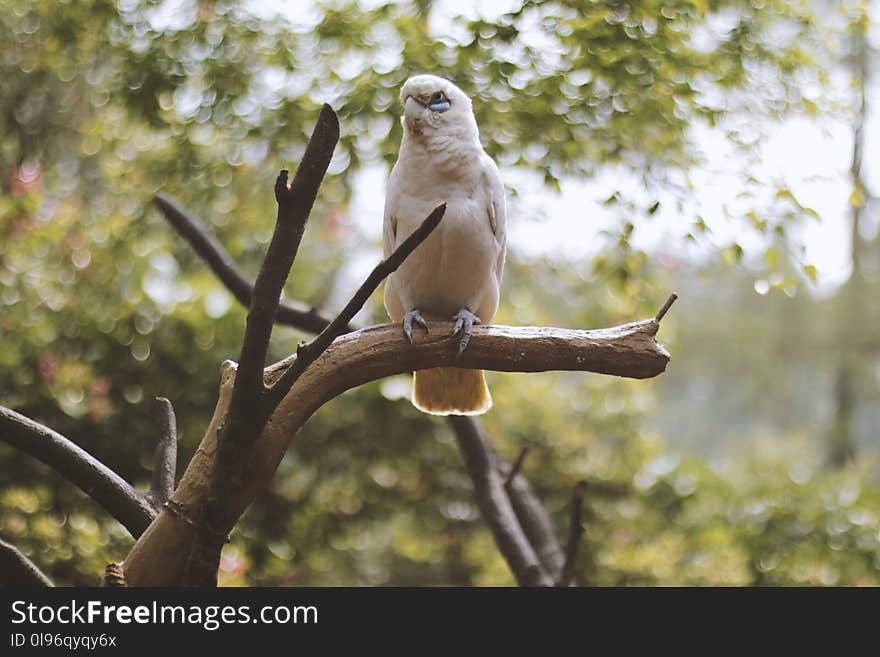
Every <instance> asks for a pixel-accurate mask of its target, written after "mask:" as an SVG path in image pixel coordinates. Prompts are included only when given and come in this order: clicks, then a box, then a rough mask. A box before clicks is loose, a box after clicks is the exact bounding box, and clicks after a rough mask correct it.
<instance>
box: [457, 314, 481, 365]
mask: <svg viewBox="0 0 880 657" xmlns="http://www.w3.org/2000/svg"><path fill="white" fill-rule="evenodd" d="M452 319H454V320H455V327H454V328H453V329H452V335H458V333H459V332H460V333H461V338H459V340H458V355H459V356H460V355H461V354H462V353H463V352H464V350H465V349H467V346H468V343H469V342H470V341H471V330H472V329H473V327H474V326H476V325H478V324H479V323H480V318H479V317H477V316H476V315H474V314H473V313H472V312H471V311H470V310H468V309H467V308H462V309H461V310H459V311H458V312H457V313H456V314H455V316H454V317H453V318H452Z"/></svg>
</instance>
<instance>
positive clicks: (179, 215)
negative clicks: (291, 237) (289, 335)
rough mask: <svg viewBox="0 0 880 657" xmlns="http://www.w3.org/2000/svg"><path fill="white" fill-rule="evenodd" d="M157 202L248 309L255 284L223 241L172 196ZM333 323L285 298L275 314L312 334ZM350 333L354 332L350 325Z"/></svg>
mask: <svg viewBox="0 0 880 657" xmlns="http://www.w3.org/2000/svg"><path fill="white" fill-rule="evenodd" d="M154 200H155V202H156V205H157V206H158V207H159V209H160V210H161V211H162V216H163V217H164V218H165V219H166V220H167V221H168V223H170V224H171V226H172V227H173V228H174V229H175V230H176V231H177V232H178V233H179V234H180V235H181V237H183V238H184V239H185V240H186V241H187V242H188V243H189V245H190V246H191V247H192V248H193V250H194V251H195V252H196V253H197V254H198V255H199V257H201V259H202V260H204V261H205V263H206V264H207V265H208V267H210V268H211V271H213V272H214V274H216V275H217V278H219V279H220V282H221V283H223V285H224V286H225V287H226V289H227V290H229V292H230V293H231V294H232V296H234V297H235V299H236V300H237V301H238V302H239V303H240V304H241V305H243V306H244V307H245V308H249V307H250V305H251V298H252V297H253V294H254V282H253V281H252V280H250V279H249V278H248V277H247V276H245V274H243V273H242V272H241V271H240V270H239V269H238V267H237V266H236V264H235V261H234V260H233V259H232V257H231V256H230V255H229V254H228V253H227V252H226V250H225V249H224V248H223V246H222V245H221V244H220V242H218V241H217V239H216V238H215V237H214V236H213V235H211V233H209V232H208V230H207V229H206V228H205V226H204V225H203V224H202V222H200V221H199V220H198V219H197V218H196V217H194V216H193V215H192V214H190V213H188V212H187V211H186V210H184V209H183V208H182V207H181V206H180V205H179V204H178V203H177V202H175V201H174V200H173V199H172V198H170V197H169V196H166V195H165V194H157V195H156V198H155V199H154ZM332 320H333V318H332V317H330V316H329V315H326V314H324V313H322V312H321V311H320V310H318V309H316V308H310V307H309V306H308V305H306V304H304V303H301V302H299V301H293V300H285V299H282V300H281V301H280V302H279V304H278V309H277V310H276V311H275V322H276V323H277V324H283V325H285V326H292V327H294V328H298V329H302V330H303V331H309V332H310V333H320V332H321V331H323V330H324V329H325V328H326V327H327V325H328V324H329V323H330V322H331V321H332ZM347 330H348V331H353V330H355V329H354V327H352V326H349V327H347Z"/></svg>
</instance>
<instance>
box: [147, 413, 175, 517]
mask: <svg viewBox="0 0 880 657" xmlns="http://www.w3.org/2000/svg"><path fill="white" fill-rule="evenodd" d="M153 414H154V416H155V418H156V430H157V432H158V436H157V437H156V453H155V455H154V457H153V479H152V481H151V483H150V492H149V495H148V499H149V501H150V502H151V503H152V504H153V506H154V507H155V508H156V509H157V510H158V508H159V507H161V506H162V505H163V504H165V502H167V501H168V498H170V497H171V493H173V492H174V479H175V476H176V475H177V418H176V417H175V416H174V407H173V406H172V405H171V402H170V401H168V400H167V399H165V397H156V399H155V401H154V405H153Z"/></svg>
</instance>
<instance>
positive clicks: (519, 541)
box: [450, 415, 553, 586]
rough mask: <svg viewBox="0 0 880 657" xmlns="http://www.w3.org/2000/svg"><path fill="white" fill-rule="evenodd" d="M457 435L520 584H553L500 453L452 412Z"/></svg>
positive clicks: (494, 530) (479, 499)
mask: <svg viewBox="0 0 880 657" xmlns="http://www.w3.org/2000/svg"><path fill="white" fill-rule="evenodd" d="M450 422H451V424H452V426H453V427H455V428H456V432H455V437H456V440H457V441H458V445H459V449H460V450H461V453H462V456H463V457H464V461H465V467H466V468H467V472H468V475H469V476H470V478H471V481H472V482H473V483H474V493H475V494H476V497H477V503H478V504H479V506H480V511H481V513H482V515H483V519H484V520H485V521H486V524H487V525H489V528H490V529H491V530H492V535H493V536H494V537H495V544H496V545H497V546H498V550H499V551H500V552H501V554H502V555H503V556H504V559H505V561H507V564H508V565H509V566H510V569H511V570H512V571H513V575H514V577H516V581H517V583H518V584H519V585H520V586H551V585H552V583H553V580H552V579H551V577H550V575H549V574H548V573H547V572H546V570H545V569H544V567H543V565H542V564H541V562H540V560H539V559H538V555H537V554H536V553H535V550H534V549H533V548H532V545H531V543H530V542H529V540H528V538H527V537H526V535H525V534H524V533H523V531H522V528H521V527H520V524H519V521H518V520H517V517H516V513H515V512H514V510H513V507H512V506H511V504H510V499H509V498H508V497H507V494H506V493H505V491H504V482H503V480H502V479H501V474H500V472H499V467H498V465H499V464H498V462H497V456H496V455H495V452H494V451H493V450H492V449H490V448H489V443H488V440H487V439H486V436H485V434H484V433H483V432H482V431H479V427H478V426H477V425H475V424H474V423H472V422H467V420H466V419H465V418H464V417H463V416H458V415H453V416H450Z"/></svg>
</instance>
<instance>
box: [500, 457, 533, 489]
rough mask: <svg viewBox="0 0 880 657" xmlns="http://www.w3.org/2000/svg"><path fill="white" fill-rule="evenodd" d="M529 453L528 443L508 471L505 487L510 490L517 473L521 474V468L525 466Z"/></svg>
mask: <svg viewBox="0 0 880 657" xmlns="http://www.w3.org/2000/svg"><path fill="white" fill-rule="evenodd" d="M528 455H529V447H528V445H526V446H525V447H523V448H522V450H521V451H520V453H519V456H517V457H516V460H515V461H514V462H513V465H512V466H510V471H509V472H508V473H507V478H506V479H505V480H504V488H506V489H507V490H508V492H510V487H511V485H512V484H513V480H514V479H516V475H518V474H519V471H520V469H521V468H522V466H523V463H524V462H525V460H526V456H528Z"/></svg>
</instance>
